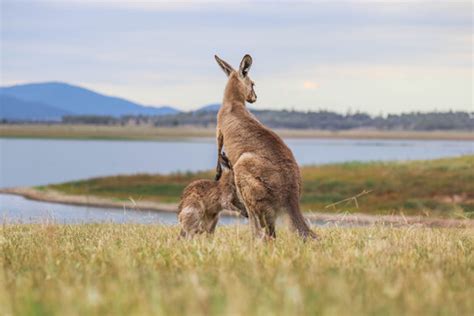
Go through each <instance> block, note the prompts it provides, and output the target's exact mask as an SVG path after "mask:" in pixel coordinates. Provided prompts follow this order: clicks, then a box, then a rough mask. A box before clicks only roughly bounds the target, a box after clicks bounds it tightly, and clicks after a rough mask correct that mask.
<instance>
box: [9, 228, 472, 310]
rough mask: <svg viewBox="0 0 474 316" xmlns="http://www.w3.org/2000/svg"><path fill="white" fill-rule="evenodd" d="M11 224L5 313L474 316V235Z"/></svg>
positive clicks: (464, 232)
mask: <svg viewBox="0 0 474 316" xmlns="http://www.w3.org/2000/svg"><path fill="white" fill-rule="evenodd" d="M317 232H318V233H319V235H320V237H321V240H320V241H318V242H307V243H304V242H302V241H301V240H300V239H299V238H297V237H296V236H295V235H293V234H291V233H289V232H288V231H286V230H285V229H283V228H281V229H279V231H278V234H279V235H278V238H277V240H276V241H274V242H268V243H265V242H261V241H260V242H254V241H252V239H251V238H250V235H249V230H248V228H247V227H239V226H234V227H229V228H221V227H219V228H218V229H217V232H216V235H215V236H214V237H213V238H208V237H205V236H203V237H202V238H197V239H195V240H191V241H188V240H178V239H177V235H178V229H177V228H176V227H164V226H152V225H148V226H146V225H118V224H98V225H97V224H96V225H4V226H3V227H2V228H1V229H0V249H1V251H0V269H1V270H2V271H1V273H0V314H1V315H13V314H14V315H55V314H58V315H59V314H61V315H104V314H105V315H152V314H154V315H224V314H227V315H303V314H306V315H472V314H473V313H474V300H473V299H472V298H473V297H474V287H473V286H472V285H473V284H474V234H473V231H472V229H471V230H469V229H427V228H415V227H408V228H387V227H378V226H374V227H368V228H324V229H318V230H317Z"/></svg>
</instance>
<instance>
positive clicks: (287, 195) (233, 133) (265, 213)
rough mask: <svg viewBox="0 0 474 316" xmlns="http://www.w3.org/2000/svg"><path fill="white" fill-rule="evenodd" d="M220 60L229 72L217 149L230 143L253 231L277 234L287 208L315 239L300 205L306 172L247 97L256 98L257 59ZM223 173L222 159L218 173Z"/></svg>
mask: <svg viewBox="0 0 474 316" xmlns="http://www.w3.org/2000/svg"><path fill="white" fill-rule="evenodd" d="M216 60H217V62H218V63H219V65H220V66H221V67H222V69H223V70H224V72H225V73H226V74H227V75H228V77H229V79H228V82H227V86H226V88H225V92H224V101H223V104H222V107H221V109H220V110H219V113H218V115H217V143H218V153H219V155H220V152H221V151H222V147H223V145H224V144H225V151H226V153H227V155H228V156H229V160H230V162H231V163H232V165H233V170H234V177H235V185H236V187H237V194H238V195H239V197H240V198H241V199H242V202H243V204H244V205H245V207H246V209H247V212H248V215H249V221H250V224H251V228H252V232H253V233H254V235H257V236H261V230H262V228H264V229H265V234H266V236H268V237H272V238H274V237H275V236H276V234H275V220H276V217H277V215H279V213H280V212H286V213H288V215H289V217H290V219H291V222H292V226H293V228H294V229H296V230H297V231H298V233H299V234H300V235H301V236H302V237H303V238H307V237H310V238H316V234H315V233H314V232H313V231H311V229H310V228H309V226H308V224H307V222H306V220H305V219H304V217H303V215H302V214H301V211H300V208H299V197H300V194H301V175H300V170H299V167H298V165H297V163H296V160H295V158H294V156H293V153H292V152H291V150H290V149H289V148H288V147H287V146H286V144H285V143H284V142H283V140H282V139H281V138H280V137H279V136H278V135H277V134H276V133H274V132H273V131H272V130H270V129H269V128H267V127H266V126H264V125H263V124H262V123H260V122H259V121H258V120H257V119H256V118H255V117H254V116H253V115H252V114H251V113H250V112H249V111H248V109H247V108H246V106H245V101H247V102H254V101H255V100H256V95H255V92H254V90H253V86H254V83H253V81H252V80H251V79H250V78H249V77H248V75H247V73H248V70H249V68H250V65H251V64H252V58H251V57H250V56H249V55H246V56H244V58H243V59H242V62H241V65H240V69H239V71H238V72H237V71H235V70H233V69H232V67H230V66H229V64H227V63H225V62H223V61H222V60H221V59H219V58H218V57H217V56H216ZM220 172H221V167H220V164H218V167H217V175H216V178H218V177H219V173H220Z"/></svg>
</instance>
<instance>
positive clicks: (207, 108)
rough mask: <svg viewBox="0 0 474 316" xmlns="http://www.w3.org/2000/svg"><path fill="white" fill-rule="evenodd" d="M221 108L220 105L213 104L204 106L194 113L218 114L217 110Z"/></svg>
mask: <svg viewBox="0 0 474 316" xmlns="http://www.w3.org/2000/svg"><path fill="white" fill-rule="evenodd" d="M220 108H221V104H220V103H213V104H208V105H205V106H203V107H200V108H199V109H197V110H195V111H194V112H197V113H199V112H201V113H202V112H206V113H207V112H218V111H219V109H220Z"/></svg>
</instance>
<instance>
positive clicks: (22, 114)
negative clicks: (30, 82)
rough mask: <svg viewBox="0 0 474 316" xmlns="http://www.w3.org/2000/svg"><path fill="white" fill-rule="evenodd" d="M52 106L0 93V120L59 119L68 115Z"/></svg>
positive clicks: (68, 113) (66, 112)
mask: <svg viewBox="0 0 474 316" xmlns="http://www.w3.org/2000/svg"><path fill="white" fill-rule="evenodd" d="M70 114H71V113H70V112H68V111H64V110H61V109H58V108H55V107H53V106H50V105H47V104H44V103H40V102H30V101H23V100H20V99H18V98H15V97H12V96H9V95H5V94H0V120H9V121H60V120H61V118H62V117H63V116H64V115H70Z"/></svg>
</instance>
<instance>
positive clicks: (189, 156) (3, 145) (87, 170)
mask: <svg viewBox="0 0 474 316" xmlns="http://www.w3.org/2000/svg"><path fill="white" fill-rule="evenodd" d="M286 142H287V144H288V145H289V147H290V148H291V149H292V150H293V152H294V154H295V157H296V160H297V161H298V163H299V164H300V165H310V164H325V163H335V162H345V161H374V160H383V161H387V160H413V159H434V158H440V157H450V156H459V155H463V154H473V153H474V142H472V141H416V140H341V139H334V140H333V139H331V140H324V139H288V140H286ZM215 162H216V145H215V141H214V139H193V140H187V141H102V140H52V139H2V138H0V188H5V187H15V186H33V185H43V184H50V183H58V182H63V181H71V180H78V179H85V178H91V177H99V176H106V175H116V174H134V173H170V172H176V171H182V172H184V171H198V170H209V169H213V168H214V167H215V164H216V163H215Z"/></svg>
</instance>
